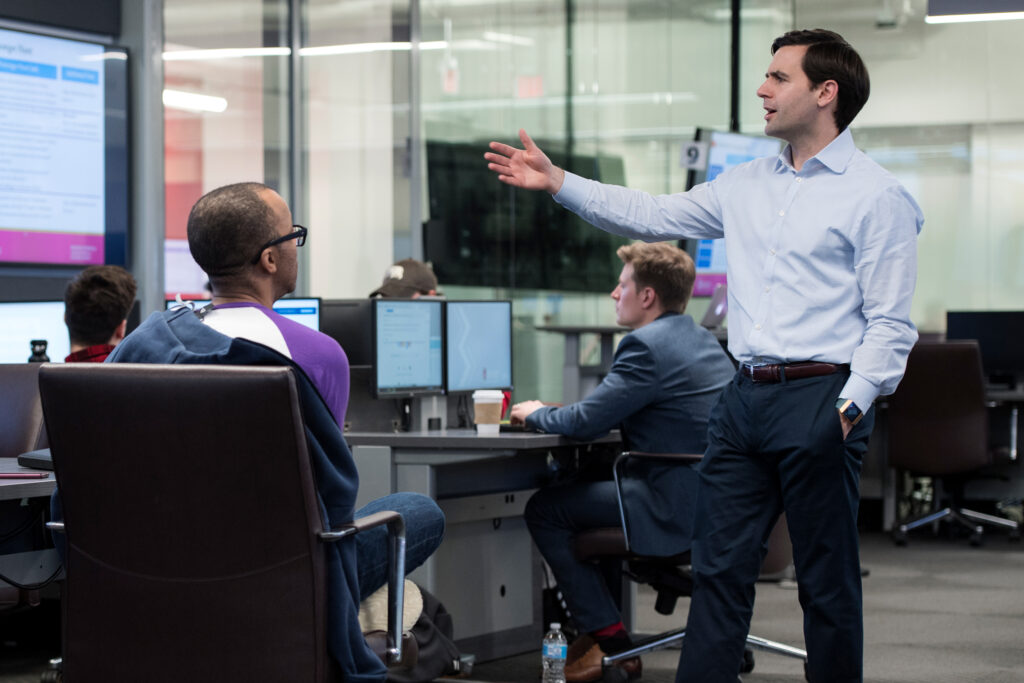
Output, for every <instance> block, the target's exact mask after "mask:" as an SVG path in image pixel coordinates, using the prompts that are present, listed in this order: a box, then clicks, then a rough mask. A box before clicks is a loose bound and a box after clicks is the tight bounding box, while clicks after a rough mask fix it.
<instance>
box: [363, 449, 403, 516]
mask: <svg viewBox="0 0 1024 683" xmlns="http://www.w3.org/2000/svg"><path fill="white" fill-rule="evenodd" d="M391 458H392V456H391V448H390V447H388V446H353V447H352V459H353V460H355V463H356V470H357V471H358V472H359V491H358V493H357V494H356V509H357V510H358V509H359V508H361V507H363V506H364V505H366V504H367V503H369V502H370V501H372V500H377V499H378V498H383V497H384V496H386V495H388V494H389V493H394V492H395V491H398V490H400V489H397V488H395V481H394V478H393V474H392V473H393V472H394V468H393V467H392V466H391Z"/></svg>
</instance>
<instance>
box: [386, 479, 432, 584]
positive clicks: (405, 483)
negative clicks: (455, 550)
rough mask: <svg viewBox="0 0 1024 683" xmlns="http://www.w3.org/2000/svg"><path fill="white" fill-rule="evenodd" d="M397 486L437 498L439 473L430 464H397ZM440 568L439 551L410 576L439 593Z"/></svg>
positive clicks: (402, 489) (397, 487) (400, 488)
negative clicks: (438, 577) (438, 576)
mask: <svg viewBox="0 0 1024 683" xmlns="http://www.w3.org/2000/svg"><path fill="white" fill-rule="evenodd" d="M395 486H396V489H395V490H396V491H409V492H412V493H422V494H423V495H425V496H430V497H431V498H433V499H434V500H437V475H436V473H435V471H434V468H433V467H432V466H430V465H396V466H395ZM438 569H439V568H438V562H437V553H435V554H434V555H432V556H430V557H429V558H427V561H426V562H424V563H423V564H422V565H420V566H419V568H417V569H416V570H415V571H413V572H412V573H411V574H409V578H410V579H412V580H413V581H415V582H416V583H418V584H419V585H421V586H423V587H424V588H426V589H427V590H428V591H430V592H431V593H434V594H437V572H438Z"/></svg>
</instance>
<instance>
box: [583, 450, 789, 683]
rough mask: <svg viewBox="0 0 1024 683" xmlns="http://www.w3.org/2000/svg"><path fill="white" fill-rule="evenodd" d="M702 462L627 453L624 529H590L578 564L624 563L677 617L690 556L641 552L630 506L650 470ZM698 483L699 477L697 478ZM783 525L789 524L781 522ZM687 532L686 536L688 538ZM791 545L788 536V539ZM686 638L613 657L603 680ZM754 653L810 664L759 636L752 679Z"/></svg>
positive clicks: (679, 632) (677, 635)
mask: <svg viewBox="0 0 1024 683" xmlns="http://www.w3.org/2000/svg"><path fill="white" fill-rule="evenodd" d="M701 458H702V456H700V455H685V454H678V453H638V452H626V453H623V454H622V455H620V456H619V457H618V458H617V459H616V461H615V465H614V469H613V471H614V475H615V483H616V488H617V491H618V497H619V510H620V512H621V515H622V526H619V527H608V528H601V529H591V530H588V531H584V532H581V533H579V534H577V535H576V536H575V537H574V539H573V551H574V553H575V555H576V558H577V559H579V560H582V561H586V560H592V561H595V562H596V561H606V560H609V559H614V560H619V561H621V562H624V563H625V569H624V571H623V573H624V574H625V576H627V577H628V578H629V579H631V580H632V581H635V582H637V583H645V584H648V585H650V586H651V587H652V588H654V590H655V592H656V595H657V597H656V599H655V603H654V609H655V610H656V611H657V612H658V613H659V614H665V615H668V614H672V612H673V611H674V610H675V606H676V602H677V601H678V599H679V598H680V597H688V596H690V595H691V594H692V593H693V579H692V578H691V576H690V567H689V565H690V553H689V551H686V552H682V553H677V554H674V555H670V556H659V555H657V554H656V549H653V548H642V549H640V550H642V551H643V553H648V554H643V553H640V552H636V550H637V549H635V548H634V546H635V544H634V543H631V542H630V531H629V530H630V526H631V524H630V501H631V500H635V497H636V496H643V495H646V493H645V492H646V491H647V488H646V486H644V485H643V482H645V481H648V480H649V478H650V476H652V473H651V471H650V468H652V467H654V468H657V467H664V465H665V464H666V463H673V464H677V465H678V466H679V467H686V468H688V469H690V470H691V471H692V466H693V465H695V464H697V463H699V462H700V460H701ZM692 474H693V477H694V482H695V479H696V476H697V475H696V472H695V471H693V472H692ZM781 523H784V522H781ZM688 532H689V530H688V529H683V530H681V533H688ZM785 538H786V541H787V543H788V534H787V535H786V536H785ZM770 555H771V571H778V570H779V569H781V568H782V566H784V564H786V563H787V562H786V561H785V560H782V562H781V564H780V558H779V555H780V553H777V552H776V553H770ZM685 636H686V629H685V628H681V629H676V630H674V631H667V632H665V633H660V634H658V635H655V636H651V637H650V638H646V639H644V640H643V641H640V642H638V643H636V645H635V646H634V647H633V648H631V649H629V650H625V651H623V652H618V653H616V654H614V655H608V656H606V657H604V659H603V660H602V667H603V668H604V680H605V681H608V682H609V683H625V681H626V680H627V675H626V672H625V671H624V670H623V669H621V668H619V667H617V666H615V663H616V662H620V661H623V660H626V659H631V658H633V657H637V656H639V655H642V654H645V653H647V652H653V651H655V650H661V649H664V648H667V647H671V646H672V645H674V644H676V643H678V642H680V641H681V640H682V639H683V638H684V637H685ZM751 648H756V649H759V650H765V651H768V652H773V653H775V654H780V655H784V656H787V657H793V658H796V659H800V660H802V661H803V662H804V666H805V667H806V664H807V652H806V651H804V650H801V649H799V648H795V647H791V646H789V645H784V644H782V643H777V642H774V641H771V640H766V639H764V638H760V637H758V636H754V635H748V636H747V649H746V651H745V652H744V656H743V662H742V665H739V666H740V673H748V672H750V671H752V670H753V668H754V657H753V653H752V652H751Z"/></svg>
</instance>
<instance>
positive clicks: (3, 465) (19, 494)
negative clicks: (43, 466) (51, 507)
mask: <svg viewBox="0 0 1024 683" xmlns="http://www.w3.org/2000/svg"><path fill="white" fill-rule="evenodd" d="M0 472H42V470H32V469H29V468H27V467H21V466H20V465H18V460H17V458H0ZM48 474H49V476H48V477H47V478H45V479H0V500H18V499H20V498H42V497H45V496H49V495H50V494H51V493H53V489H54V488H56V486H57V480H56V479H54V477H53V472H49V473H48Z"/></svg>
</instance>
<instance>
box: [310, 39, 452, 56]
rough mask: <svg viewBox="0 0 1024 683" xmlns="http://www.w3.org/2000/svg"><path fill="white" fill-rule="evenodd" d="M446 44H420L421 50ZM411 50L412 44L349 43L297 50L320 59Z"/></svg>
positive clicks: (435, 41)
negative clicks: (331, 56) (327, 56)
mask: <svg viewBox="0 0 1024 683" xmlns="http://www.w3.org/2000/svg"><path fill="white" fill-rule="evenodd" d="M446 47H448V43H446V42H445V41H443V40H427V41H423V42H421V43H420V49H421V50H443V49H445V48H446ZM411 49H412V43H405V42H391V43H349V44H348V45H318V46H316V47H304V48H300V49H299V54H300V55H302V56H303V57H322V56H325V55H358V54H366V53H369V52H403V51H408V50H411Z"/></svg>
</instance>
